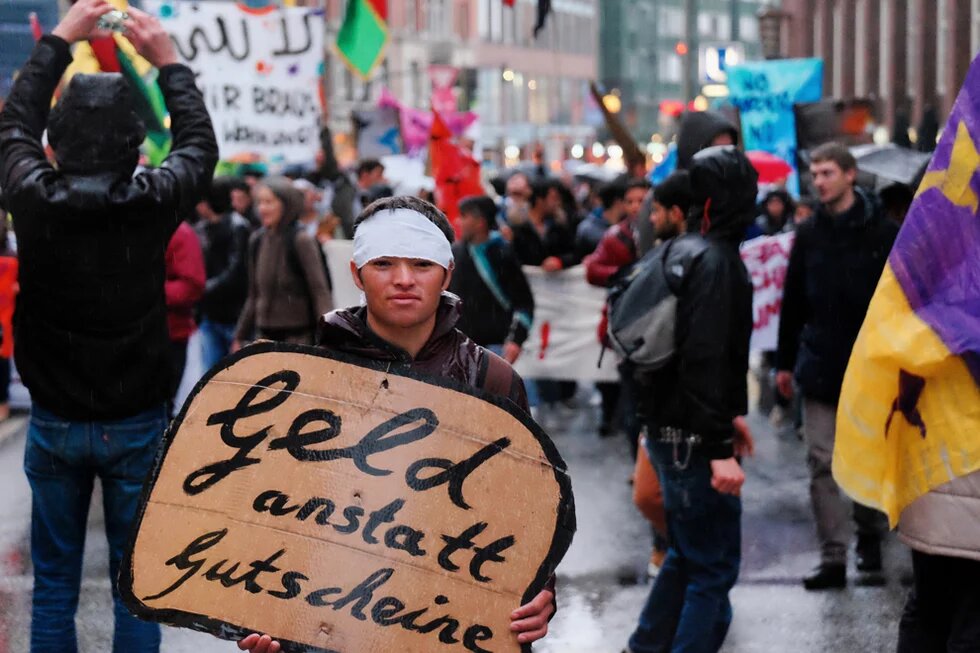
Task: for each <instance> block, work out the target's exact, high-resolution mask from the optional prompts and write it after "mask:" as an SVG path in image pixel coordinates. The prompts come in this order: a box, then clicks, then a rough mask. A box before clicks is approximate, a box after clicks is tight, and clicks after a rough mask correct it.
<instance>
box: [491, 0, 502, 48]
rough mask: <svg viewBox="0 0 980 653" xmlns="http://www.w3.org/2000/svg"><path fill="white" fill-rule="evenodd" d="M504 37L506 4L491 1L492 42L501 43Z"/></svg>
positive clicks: (495, 0)
mask: <svg viewBox="0 0 980 653" xmlns="http://www.w3.org/2000/svg"><path fill="white" fill-rule="evenodd" d="M503 35H504V3H502V2H497V0H490V41H491V42H493V43H500V40H501V38H502V37H503Z"/></svg>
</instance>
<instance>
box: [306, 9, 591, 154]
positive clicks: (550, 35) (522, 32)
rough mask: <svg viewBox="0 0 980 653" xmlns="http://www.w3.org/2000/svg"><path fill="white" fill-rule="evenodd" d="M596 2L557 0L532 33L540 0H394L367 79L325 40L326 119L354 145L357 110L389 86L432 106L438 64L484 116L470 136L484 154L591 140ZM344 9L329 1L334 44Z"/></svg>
mask: <svg viewBox="0 0 980 653" xmlns="http://www.w3.org/2000/svg"><path fill="white" fill-rule="evenodd" d="M597 5H598V2H597V0H554V1H553V2H552V12H551V14H550V15H549V16H548V18H547V21H546V23H545V27H544V29H542V30H541V31H540V33H539V34H538V36H537V37H536V38H535V36H534V27H535V22H536V12H537V2H536V1H535V0H515V2H514V3H513V6H507V5H505V4H504V2H503V0H408V1H406V2H389V3H388V11H389V15H388V27H389V42H388V46H387V50H386V55H385V60H384V61H383V62H382V64H381V65H380V66H379V67H378V69H377V70H376V71H375V72H374V74H373V76H372V78H371V79H370V80H362V79H359V78H358V77H357V76H356V75H352V74H351V72H350V71H349V70H348V68H347V66H346V65H345V64H344V62H343V61H342V60H341V59H340V58H339V57H337V56H336V53H334V52H333V51H332V48H330V47H329V45H328V48H327V53H326V60H325V70H326V85H327V100H328V105H329V106H328V112H329V115H328V121H329V125H330V126H331V129H332V131H333V132H334V134H335V139H336V141H337V143H338V146H339V147H338V149H339V150H340V151H342V152H343V151H348V152H349V151H350V148H349V146H350V144H351V140H350V139H351V119H350V116H351V112H352V111H355V110H359V109H366V108H370V107H372V106H374V105H375V104H376V103H377V100H378V99H379V97H380V95H381V92H382V89H383V88H387V89H388V90H389V91H390V92H391V94H392V95H394V97H395V98H397V99H398V100H399V101H400V102H401V103H403V104H404V105H405V106H407V107H414V108H419V109H425V108H428V106H429V103H430V96H431V91H432V84H431V80H430V70H431V67H432V66H451V67H453V68H456V69H458V70H459V75H458V78H457V81H456V89H455V90H456V93H457V98H458V108H459V109H460V110H462V111H474V112H476V113H477V114H478V115H479V129H477V130H475V132H474V136H475V137H476V139H477V141H478V142H477V144H476V145H477V149H478V150H479V151H481V152H484V153H486V157H487V158H488V159H490V160H493V161H495V162H498V163H501V162H502V158H503V153H504V151H505V150H510V151H513V150H514V148H518V150H520V151H521V152H522V153H523V152H526V150H527V148H528V147H529V146H530V145H531V144H533V143H542V144H543V145H544V146H545V149H546V154H547V155H548V157H549V159H555V158H560V156H561V154H562V153H563V151H567V150H568V149H569V148H570V147H571V146H572V145H574V144H577V143H579V144H582V145H583V146H587V145H588V144H589V143H590V142H591V140H592V139H593V138H594V135H595V126H596V125H598V124H600V123H601V117H597V116H598V111H596V110H594V109H593V110H592V111H591V112H590V111H589V104H590V100H589V94H588V83H589V81H591V80H594V79H595V78H596V75H597V74H598V64H597V57H596V50H597V42H598V37H599V35H598V21H597ZM345 8H346V1H345V0H327V43H328V44H330V43H332V42H333V40H334V38H335V35H336V33H337V30H338V29H339V27H340V24H341V22H342V20H343V16H344V10H345ZM590 122H591V125H590V124H589V123H590Z"/></svg>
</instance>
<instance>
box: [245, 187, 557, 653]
mask: <svg viewBox="0 0 980 653" xmlns="http://www.w3.org/2000/svg"><path fill="white" fill-rule="evenodd" d="M409 236H411V237H409ZM385 241H388V242H387V243H386V242H385ZM452 241H453V228H452V227H451V226H450V225H449V221H448V220H447V219H446V216H445V215H443V214H442V212H441V211H439V209H437V208H436V207H434V206H432V205H431V204H429V203H428V202H425V201H423V200H420V199H417V198H414V197H391V198H385V199H381V200H378V201H376V202H374V203H373V204H371V205H369V206H368V208H366V209H365V210H364V211H363V212H362V213H361V215H360V216H358V218H357V220H355V222H354V260H352V261H351V274H352V276H353V277H354V283H355V284H356V285H357V287H358V288H360V289H361V290H362V291H363V292H364V296H365V299H366V303H365V305H363V306H359V307H356V308H349V309H343V310H335V311H332V312H331V313H328V314H327V315H325V316H323V318H322V319H321V320H320V326H319V329H318V332H317V345H318V346H320V347H326V348H327V349H331V350H334V351H339V352H343V353H346V354H352V355H355V356H360V357H362V358H368V359H371V360H374V361H385V362H387V363H388V364H389V365H391V369H398V368H401V369H404V370H412V371H415V372H422V373H423V374H429V375H433V376H439V377H443V378H449V379H452V380H454V381H457V382H459V383H462V384H465V385H468V386H471V387H473V388H477V389H480V390H484V391H485V392H489V393H491V394H494V395H497V396H499V397H502V398H505V399H509V400H510V401H511V402H512V403H513V404H514V405H515V406H517V407H518V408H520V409H521V410H523V411H525V412H527V411H528V405H527V395H526V394H525V391H524V383H523V381H521V378H520V377H519V376H518V375H517V373H516V372H514V370H513V369H511V367H510V365H509V364H507V362H506V361H504V360H503V359H502V358H500V357H499V356H497V355H496V354H493V353H491V352H490V351H489V350H487V349H484V348H483V347H480V346H479V345H477V344H476V343H475V342H473V341H472V340H470V338H469V337H468V336H466V334H464V333H463V332H461V331H460V330H459V329H457V328H456V324H457V322H458V321H459V318H460V314H461V307H460V300H459V298H458V297H456V296H455V295H452V294H450V293H448V292H446V290H447V289H448V288H449V284H450V282H451V280H452V274H453V267H454V263H453V257H452V249H451V243H452ZM566 526H567V527H569V528H571V529H573V530H574V524H569V525H566ZM554 597H555V591H554V578H553V577H552V580H551V582H550V583H549V586H548V587H546V588H545V589H544V590H542V591H541V592H540V593H538V595H537V596H536V597H535V598H534V599H533V600H531V602H530V603H527V604H526V605H523V606H521V607H518V608H516V609H515V610H514V612H512V613H511V615H510V617H511V631H512V634H513V635H515V636H516V640H517V642H519V643H521V644H529V643H531V642H533V641H535V640H538V639H540V638H542V637H544V636H545V635H546V634H547V633H548V621H549V620H550V618H551V617H552V615H554V612H555V604H554ZM238 646H239V648H241V649H242V650H248V651H252V652H253V653H276V652H277V651H279V650H280V646H279V643H278V642H276V641H274V640H272V639H271V638H270V637H269V636H268V635H261V636H260V635H258V634H253V635H249V636H248V637H246V638H245V639H243V640H241V641H240V642H239V644H238Z"/></svg>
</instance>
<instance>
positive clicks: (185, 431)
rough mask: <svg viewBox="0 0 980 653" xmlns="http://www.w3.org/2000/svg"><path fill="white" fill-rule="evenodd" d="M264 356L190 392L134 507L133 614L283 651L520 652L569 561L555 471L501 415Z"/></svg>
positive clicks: (524, 430) (376, 371)
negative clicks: (515, 626)
mask: <svg viewBox="0 0 980 653" xmlns="http://www.w3.org/2000/svg"><path fill="white" fill-rule="evenodd" d="M390 368H391V365H390V363H388V362H375V361H367V360H365V359H359V358H353V357H345V356H341V355H339V354H335V353H332V352H328V351H327V350H324V349H318V348H313V347H306V346H300V345H285V344H281V343H261V344H257V345H253V346H250V347H247V348H245V349H243V350H242V351H240V352H238V353H237V354H235V355H233V356H231V357H229V358H227V359H225V360H224V361H222V363H221V364H220V365H218V366H217V367H216V368H215V369H213V370H212V371H211V372H209V373H208V375H207V376H206V377H205V378H204V379H203V380H202V381H201V382H200V383H199V384H198V386H197V387H196V388H195V390H194V392H193V393H192V395H191V396H190V398H189V399H188V401H187V402H186V403H185V405H184V407H183V409H182V410H181V412H180V414H179V416H178V417H177V418H176V419H175V421H174V423H173V424H172V425H171V427H170V429H169V430H168V432H167V435H166V438H165V442H164V445H163V447H162V455H161V458H160V459H159V460H158V461H157V464H156V465H155V467H154V471H153V474H152V477H151V480H150V482H149V483H148V485H147V487H146V488H145V489H144V494H143V497H142V501H141V506H140V511H139V515H138V520H137V523H138V525H137V531H136V533H135V536H134V538H133V543H132V547H131V549H130V550H129V551H128V553H127V555H126V559H125V560H124V564H123V569H122V573H121V575H120V583H119V586H120V591H121V592H122V595H123V597H124V600H125V601H126V604H127V607H129V609H130V610H131V611H133V612H134V613H135V614H136V615H138V616H140V617H141V618H145V619H152V620H156V621H161V622H164V623H169V624H173V625H177V626H184V627H188V628H194V629H197V630H204V631H207V632H210V633H212V634H215V635H217V636H219V637H223V638H229V639H236V638H239V637H242V636H244V635H245V634H248V633H250V632H264V633H268V634H270V635H272V636H274V637H275V638H276V639H278V640H280V641H281V642H283V644H284V650H285V651H299V650H303V651H306V650H308V647H315V648H317V649H322V650H324V651H332V652H336V653H360V652H362V651H404V652H422V651H427V652H431V651H436V650H447V651H449V650H468V651H475V652H479V651H519V650H521V646H520V645H519V644H518V643H517V638H516V635H514V634H513V633H511V631H510V615H511V612H512V611H513V610H514V609H515V608H517V606H519V605H521V604H523V603H526V602H527V601H529V600H530V599H531V598H533V597H534V596H536V595H537V594H538V593H539V592H540V591H541V589H543V587H544V586H545V584H546V582H547V581H548V578H549V577H550V576H551V575H552V574H553V573H554V570H555V567H556V566H557V564H558V562H559V560H560V559H561V558H562V556H563V555H564V554H565V552H566V551H567V549H568V546H569V544H570V543H571V538H572V534H573V532H574V528H575V526H574V522H575V515H574V508H573V500H572V493H571V483H570V481H569V478H568V475H567V472H566V471H565V464H564V462H563V461H562V459H561V457H560V455H559V454H558V452H557V450H556V449H555V447H554V445H553V444H552V443H551V441H550V440H548V437H547V436H546V435H545V434H544V432H543V431H542V430H541V429H540V428H539V427H538V426H537V425H536V424H534V422H533V421H532V420H531V419H530V417H529V416H528V415H527V414H525V413H524V412H523V411H522V410H520V409H519V408H517V407H516V406H514V404H513V403H511V402H510V401H508V400H506V399H502V398H497V397H491V396H489V395H486V394H484V393H480V392H477V391H475V390H472V389H471V388H469V387H463V386H460V385H458V384H456V383H454V382H452V381H450V380H447V379H443V378H429V377H422V376H418V375H416V374H414V373H412V372H405V371H399V372H396V371H395V370H391V369H390Z"/></svg>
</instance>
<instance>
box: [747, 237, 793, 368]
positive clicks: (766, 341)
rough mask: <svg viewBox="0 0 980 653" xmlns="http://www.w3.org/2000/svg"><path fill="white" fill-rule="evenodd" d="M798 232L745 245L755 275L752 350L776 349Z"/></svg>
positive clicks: (750, 270) (748, 260)
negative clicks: (790, 262)
mask: <svg viewBox="0 0 980 653" xmlns="http://www.w3.org/2000/svg"><path fill="white" fill-rule="evenodd" d="M795 237H796V234H794V233H792V232H790V233H785V234H779V235H778V236H769V237H766V238H755V239H753V240H750V241H748V242H747V243H745V244H744V245H742V250H741V254H742V261H743V262H744V263H745V267H746V269H747V270H748V271H749V275H750V276H751V277H752V286H753V289H754V291H755V292H754V294H753V295H752V341H751V344H750V349H751V350H752V351H774V350H775V349H776V346H777V343H778V342H779V312H780V311H781V310H782V307H783V286H784V284H785V282H786V268H787V267H788V266H789V254H790V251H792V249H793V239H794V238H795Z"/></svg>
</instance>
